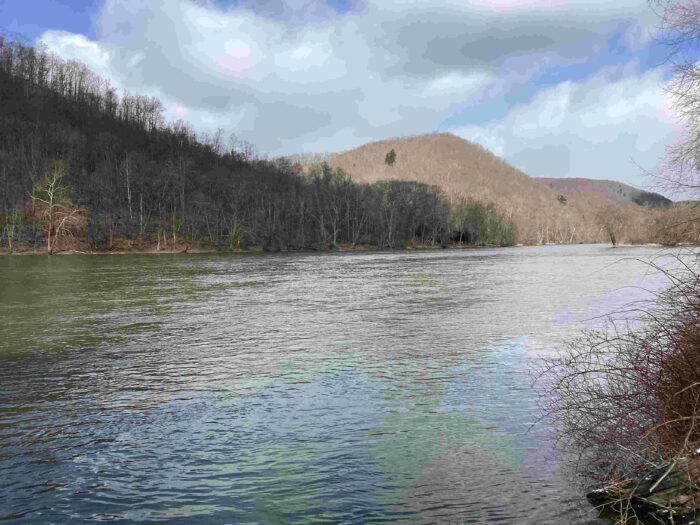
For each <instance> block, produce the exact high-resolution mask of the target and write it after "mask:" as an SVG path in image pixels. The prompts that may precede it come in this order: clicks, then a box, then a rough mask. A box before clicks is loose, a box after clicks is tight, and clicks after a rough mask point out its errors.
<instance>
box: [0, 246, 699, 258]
mask: <svg viewBox="0 0 700 525" xmlns="http://www.w3.org/2000/svg"><path fill="white" fill-rule="evenodd" d="M576 244H582V243H572V244H569V243H561V244H559V243H547V244H537V245H536V244H515V245H513V246H495V245H474V244H448V245H410V246H401V247H396V248H380V247H378V246H374V245H368V244H358V245H356V246H351V245H349V244H348V245H323V246H319V247H316V248H303V249H296V248H281V247H280V248H277V247H274V248H268V249H265V248H263V247H261V246H251V247H249V248H231V249H223V250H222V249H216V248H215V247H209V246H197V245H194V246H192V245H185V244H183V245H176V246H175V247H166V248H161V249H158V248H157V247H155V246H149V245H143V246H130V247H119V248H114V249H108V248H107V249H82V250H80V249H65V250H56V251H54V252H53V253H52V254H51V255H174V254H230V255H257V254H264V253H317V252H365V251H395V252H403V251H429V250H441V249H448V250H474V249H484V248H523V247H532V246H574V245H576ZM585 244H599V245H607V246H609V247H610V248H644V247H647V248H689V247H691V248H692V247H697V246H700V245H696V244H676V245H672V246H669V245H663V244H658V243H644V244H617V245H616V246H613V245H611V244H610V243H585ZM10 255H49V254H48V252H47V250H46V246H41V247H33V246H24V245H20V246H17V247H16V248H15V249H13V250H12V251H9V250H8V249H7V248H6V247H3V248H0V257H1V256H10Z"/></svg>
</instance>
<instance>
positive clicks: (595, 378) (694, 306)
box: [539, 256, 700, 505]
mask: <svg viewBox="0 0 700 525" xmlns="http://www.w3.org/2000/svg"><path fill="white" fill-rule="evenodd" d="M691 259H692V260H693V264H695V263H696V262H697V256H691ZM678 260H679V262H681V263H683V260H682V259H680V258H679V259H678ZM686 262H687V259H686ZM666 275H667V276H668V278H669V279H670V280H671V287H670V288H669V289H668V290H667V291H665V292H663V293H662V294H660V295H659V296H658V297H657V298H656V300H655V301H654V302H653V303H651V304H646V305H643V306H642V305H638V306H637V307H635V308H632V309H630V310H629V311H627V312H624V313H621V314H619V315H617V316H616V317H611V318H609V319H608V324H607V328H606V329H604V330H599V331H589V332H586V333H585V335H583V336H582V337H581V338H579V339H577V340H576V341H574V342H573V343H572V344H571V345H569V348H568V349H567V351H566V352H565V353H564V354H563V355H562V356H560V357H558V358H556V359H552V360H549V361H547V362H546V364H545V366H544V368H543V370H541V374H540V375H539V382H540V386H542V387H543V391H544V392H546V394H545V395H543V397H542V409H543V412H544V416H545V417H546V418H548V419H549V420H550V421H551V422H552V423H553V425H554V427H555V428H556V429H557V431H558V437H559V445H560V448H561V449H562V450H564V451H566V452H572V453H574V454H575V458H576V466H577V469H578V473H579V474H582V475H583V476H584V477H585V479H586V480H587V481H588V483H589V484H592V485H597V486H602V487H608V489H610V488H611V487H613V488H614V487H617V488H618V489H619V490H618V492H617V493H618V494H619V495H621V496H623V497H629V498H632V497H637V496H638V490H637V489H638V487H639V486H640V484H641V483H643V482H647V485H648V486H647V487H646V488H645V490H646V491H647V492H646V493H645V497H646V498H647V499H648V497H650V496H651V495H652V494H653V493H654V491H655V490H658V489H659V488H660V487H661V486H662V483H663V482H664V479H665V478H669V479H670V477H673V478H674V479H676V480H677V479H683V480H685V481H686V482H687V483H686V486H685V487H684V488H683V491H682V492H683V497H680V495H678V494H676V496H674V497H677V499H678V501H680V502H683V503H685V502H687V501H690V500H692V501H694V500H695V495H697V493H698V485H700V475H699V473H698V471H697V469H695V468H693V469H688V468H686V469H685V471H683V472H680V474H679V469H682V468H685V467H687V466H688V465H691V464H695V463H696V461H689V459H688V458H691V459H692V458H695V457H696V456H697V450H698V448H699V447H700V275H698V272H697V271H696V270H695V269H694V267H690V266H688V265H687V264H682V270H680V271H675V272H672V273H670V272H666ZM623 314H624V315H623ZM630 314H636V315H630ZM650 480H653V482H652V483H648V482H649V481H650ZM656 481H658V483H656ZM663 488H664V489H667V488H668V487H667V486H664V487H663ZM676 492H678V491H676ZM647 499H645V500H644V501H645V502H646V501H647ZM668 504H669V505H670V504H673V501H670V499H669V501H668Z"/></svg>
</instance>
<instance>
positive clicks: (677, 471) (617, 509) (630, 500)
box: [586, 454, 700, 525]
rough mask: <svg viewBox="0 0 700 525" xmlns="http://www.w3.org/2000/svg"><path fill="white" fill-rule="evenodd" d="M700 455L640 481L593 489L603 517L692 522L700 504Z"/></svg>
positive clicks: (676, 524) (592, 497) (591, 498)
mask: <svg viewBox="0 0 700 525" xmlns="http://www.w3.org/2000/svg"><path fill="white" fill-rule="evenodd" d="M698 480H700V454H695V455H693V456H691V457H687V458H680V459H678V460H677V461H673V462H672V463H670V464H667V465H662V466H660V467H657V468H655V469H653V470H652V471H651V472H649V473H648V474H646V475H645V476H643V477H641V478H639V479H636V480H626V481H623V482H620V483H617V484H615V485H613V486H610V487H605V488H602V489H598V490H594V491H592V492H589V493H588V494H587V495H586V497H587V498H588V500H589V501H590V502H591V503H592V504H593V505H594V506H595V507H596V508H597V509H598V510H599V511H600V514H601V516H602V517H604V518H607V519H611V520H613V521H614V522H615V523H641V524H645V523H654V524H669V525H671V524H672V525H690V524H691V523H695V522H696V521H695V520H696V514H697V509H698V507H700V487H698Z"/></svg>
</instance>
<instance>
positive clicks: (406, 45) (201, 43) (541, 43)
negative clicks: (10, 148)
mask: <svg viewBox="0 0 700 525" xmlns="http://www.w3.org/2000/svg"><path fill="white" fill-rule="evenodd" d="M355 6H356V9H354V10H352V11H350V12H349V13H346V14H344V15H342V16H341V15H339V14H338V13H337V12H335V10H333V9H332V8H329V6H328V5H327V4H326V3H325V2H324V1H322V0H294V1H292V2H283V1H282V0H257V1H250V2H247V3H246V2H244V3H243V5H242V7H237V8H232V9H228V10H222V9H221V8H219V7H217V6H216V5H215V4H214V2H213V1H209V0H196V1H195V0H183V1H180V2H174V1H170V0H132V1H124V0H106V1H105V4H104V6H103V9H102V12H101V15H100V17H99V37H98V38H97V39H96V40H94V41H90V40H88V39H87V38H85V37H84V36H82V35H73V34H69V33H62V32H55V31H49V32H47V33H46V34H44V35H43V37H42V38H41V40H42V41H43V42H44V43H45V44H46V45H47V46H48V47H49V48H51V49H52V50H53V51H54V52H56V53H57V54H59V55H60V56H62V57H64V58H68V59H73V58H75V59H79V60H82V61H84V62H85V63H86V64H87V65H88V66H89V67H90V68H91V69H93V70H94V71H95V72H97V73H98V74H100V75H102V76H104V77H106V78H108V79H110V81H111V82H112V84H113V85H115V86H116V87H118V88H120V89H126V90H129V91H131V92H133V93H142V94H146V95H151V96H156V97H158V98H160V99H161V100H162V101H163V103H164V105H165V108H166V116H168V117H170V118H185V119H186V120H188V121H189V122H191V123H192V124H193V125H194V127H195V129H197V130H199V131H202V132H211V131H213V130H214V129H215V128H217V127H223V128H224V129H225V130H227V131H232V132H235V133H236V134H237V135H239V136H241V137H243V138H245V139H247V140H249V141H251V142H253V143H254V144H256V145H257V146H258V147H259V149H260V150H261V151H263V152H267V153H269V154H282V153H291V152H297V151H313V150H315V149H318V148H322V149H323V150H341V149H347V148H349V147H353V146H356V145H359V144H360V143H362V142H365V141H367V140H373V139H381V138H385V137H389V136H399V135H410V134H417V133H425V132H428V131H432V130H434V129H436V127H437V126H438V125H439V124H440V122H442V121H443V120H444V119H445V118H447V117H448V116H449V115H451V114H452V113H454V111H455V110H456V109H455V108H459V107H460V106H463V105H464V104H465V102H467V101H468V100H469V99H470V98H471V97H475V96H477V94H478V96H479V97H480V98H483V99H484V100H486V99H489V98H494V97H502V96H504V95H505V94H507V93H508V92H509V90H511V89H512V88H513V86H518V85H522V84H523V83H525V82H527V81H528V80H529V79H530V78H532V77H533V75H535V74H537V73H538V72H541V71H542V70H543V69H545V68H547V67H550V66H551V65H556V64H557V63H568V61H572V60H573V61H579V62H581V61H582V60H585V59H586V53H590V45H603V43H604V42H605V41H606V40H605V39H606V38H607V36H606V34H602V35H599V33H600V31H601V30H602V29H605V30H606V31H608V32H609V31H612V30H613V29H614V28H615V27H616V26H615V24H616V23H617V21H619V20H623V21H626V22H625V23H626V24H627V26H625V27H628V26H629V27H630V28H631V27H636V26H634V24H637V23H641V22H639V21H640V20H642V19H643V18H644V17H645V16H646V15H644V13H646V12H647V10H648V7H647V4H646V2H645V0H618V1H616V2H614V3H611V2H606V1H604V0H585V1H584V0H573V1H566V2H564V1H563V0H560V1H555V2H545V1H544V0H525V3H523V2H520V1H518V2H516V1H514V0H498V1H495V2H486V1H485V0H473V1H472V2H465V1H464V0H365V1H362V0H358V1H357V2H356V4H355ZM524 7H527V9H525V8H524ZM618 19H619V20H618ZM630 24H631V25H630ZM611 28H612V29H611ZM629 33H630V35H631V36H630V37H629V38H631V39H634V38H636V39H637V40H639V38H638V35H637V36H634V33H633V32H632V31H631V30H630V31H629ZM637 40H634V41H635V42H636V41H637ZM568 89H574V86H570V87H569V88H568ZM557 93H558V95H559V98H558V99H557V98H549V99H548V100H547V103H546V105H545V104H544V103H543V106H542V107H541V108H540V110H541V113H540V114H539V115H538V117H537V119H536V120H535V121H526V120H523V122H522V123H521V127H522V129H523V130H527V129H528V126H530V127H532V126H533V122H536V124H537V128H538V129H540V130H543V129H559V128H560V126H562V123H563V122H564V121H566V119H567V118H568V117H567V111H570V101H569V99H567V98H566V97H567V96H568V95H567V93H566V89H565V88H564V87H562V88H561V89H560V90H559V91H558V92H557ZM639 103H640V104H642V105H643V104H644V102H643V101H640V102H639ZM611 111H612V109H611ZM619 111H622V112H623V113H624V111H625V108H624V107H623V108H621V109H620V110H619ZM589 118H598V117H596V116H595V115H592V116H589ZM494 129H495V128H491V129H488V130H487V129H484V128H480V129H476V128H474V130H473V132H474V133H475V134H477V135H479V136H480V137H482V139H481V140H483V141H484V142H485V143H488V144H485V145H487V147H490V148H492V149H494V150H495V151H496V152H497V153H499V152H501V151H503V152H507V151H508V149H509V147H511V148H512V146H509V144H510V142H509V141H508V140H506V138H507V137H506V134H505V131H503V132H500V131H499V132H497V131H494ZM523 139H524V138H523Z"/></svg>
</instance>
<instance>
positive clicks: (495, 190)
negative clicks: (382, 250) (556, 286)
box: [329, 134, 607, 244]
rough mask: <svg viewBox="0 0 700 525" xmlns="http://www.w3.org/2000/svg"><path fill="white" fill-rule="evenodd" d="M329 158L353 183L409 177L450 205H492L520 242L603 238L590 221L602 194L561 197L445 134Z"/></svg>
mask: <svg viewBox="0 0 700 525" xmlns="http://www.w3.org/2000/svg"><path fill="white" fill-rule="evenodd" d="M392 149H393V150H394V151H395V152H396V161H395V163H394V164H393V165H392V166H389V165H387V164H386V163H385V162H384V160H385V156H386V154H387V153H388V152H389V151H390V150H392ZM329 162H330V164H331V165H332V166H335V167H339V168H342V169H343V170H344V171H345V172H347V173H348V175H349V176H350V177H351V178H352V179H353V180H354V181H356V182H365V183H372V182H376V181H380V180H414V181H419V182H423V183H425V184H430V185H435V186H438V187H439V188H440V189H441V190H442V191H443V193H444V194H445V196H446V198H447V199H448V200H449V201H450V203H452V204H456V203H458V202H461V201H476V202H479V203H482V204H493V205H495V207H496V208H497V210H498V211H499V212H500V213H501V214H502V215H503V216H504V217H505V218H506V219H507V220H511V221H512V222H513V223H514V224H515V225H516V229H517V240H518V242H521V243H526V244H539V243H543V242H602V241H604V240H605V235H604V233H603V232H602V229H601V226H600V225H599V223H598V222H597V221H596V220H595V216H596V213H598V210H600V209H601V208H603V207H604V206H605V205H606V204H607V202H606V201H605V200H604V199H602V198H600V197H599V196H597V195H585V196H581V197H579V198H573V199H568V200H567V201H566V202H562V201H560V199H559V195H560V192H558V191H555V190H553V189H551V188H548V187H546V185H543V184H542V183H540V182H538V181H537V180H535V179H533V178H531V177H528V176H527V175H526V174H524V173H523V172H521V171H519V170H518V169H516V168H514V167H513V166H510V165H509V164H508V163H506V162H505V161H504V160H502V159H500V158H499V157H497V156H495V155H493V154H492V153H490V152H489V151H487V150H486V149H484V148H483V147H481V146H478V145H476V144H472V143H470V142H468V141H466V140H464V139H461V138H459V137H456V136H454V135H451V134H433V135H424V136H418V137H410V138H404V139H394V140H385V141H380V142H374V143H371V144H367V145H364V146H361V147H359V148H356V149H354V150H350V151H347V152H344V153H339V154H337V155H335V156H333V157H332V158H331V159H330V161H329Z"/></svg>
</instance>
